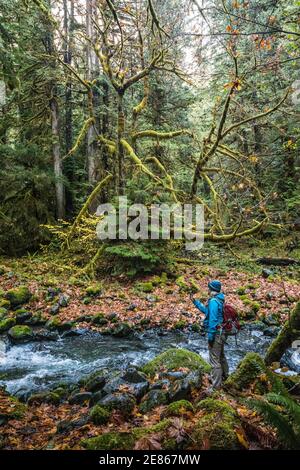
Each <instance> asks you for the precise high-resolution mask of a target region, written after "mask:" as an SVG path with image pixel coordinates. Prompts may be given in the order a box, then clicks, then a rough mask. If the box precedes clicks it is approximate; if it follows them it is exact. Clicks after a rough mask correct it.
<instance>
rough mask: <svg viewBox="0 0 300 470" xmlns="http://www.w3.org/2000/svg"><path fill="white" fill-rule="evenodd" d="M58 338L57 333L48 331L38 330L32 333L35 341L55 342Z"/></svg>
mask: <svg viewBox="0 0 300 470" xmlns="http://www.w3.org/2000/svg"><path fill="white" fill-rule="evenodd" d="M58 338H59V336H58V334H57V332H55V331H48V330H43V329H41V330H38V331H35V332H34V339H35V340H36V341H57V340H58Z"/></svg>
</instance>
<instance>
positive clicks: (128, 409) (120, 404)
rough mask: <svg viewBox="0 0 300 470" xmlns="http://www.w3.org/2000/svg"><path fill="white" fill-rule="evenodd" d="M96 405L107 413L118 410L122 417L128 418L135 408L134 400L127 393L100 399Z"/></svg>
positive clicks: (112, 394)
mask: <svg viewBox="0 0 300 470" xmlns="http://www.w3.org/2000/svg"><path fill="white" fill-rule="evenodd" d="M97 404H98V405H100V406H102V407H103V408H105V409H106V410H108V411H113V410H118V411H120V412H121V413H122V414H123V415H124V416H129V415H130V414H131V413H132V412H133V409H134V407H135V404H136V401H135V398H134V397H133V396H132V395H131V394H129V393H111V394H109V395H106V396H105V397H103V398H101V399H100V400H99V402H98V403H97Z"/></svg>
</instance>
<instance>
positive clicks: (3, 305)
mask: <svg viewBox="0 0 300 470" xmlns="http://www.w3.org/2000/svg"><path fill="white" fill-rule="evenodd" d="M0 308H5V309H6V310H9V309H10V302H9V301H8V300H5V299H0Z"/></svg>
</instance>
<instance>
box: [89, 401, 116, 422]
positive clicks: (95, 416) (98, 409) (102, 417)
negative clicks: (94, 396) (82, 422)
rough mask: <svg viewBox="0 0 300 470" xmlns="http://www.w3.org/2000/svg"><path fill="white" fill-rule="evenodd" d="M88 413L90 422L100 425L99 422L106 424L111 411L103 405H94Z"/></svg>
mask: <svg viewBox="0 0 300 470" xmlns="http://www.w3.org/2000/svg"><path fill="white" fill-rule="evenodd" d="M89 415H90V418H91V421H92V423H94V424H97V425H101V424H106V423H107V422H108V420H109V418H110V415H111V413H110V411H108V410H107V409H106V408H103V406H101V405H95V406H93V408H92V409H91V410H90V413H89Z"/></svg>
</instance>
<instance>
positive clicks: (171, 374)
mask: <svg viewBox="0 0 300 470" xmlns="http://www.w3.org/2000/svg"><path fill="white" fill-rule="evenodd" d="M159 376H160V377H161V378H164V377H165V378H167V379H169V380H171V381H174V380H181V379H184V378H185V377H186V376H187V372H181V371H167V372H162V373H161V374H160V375H159Z"/></svg>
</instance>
